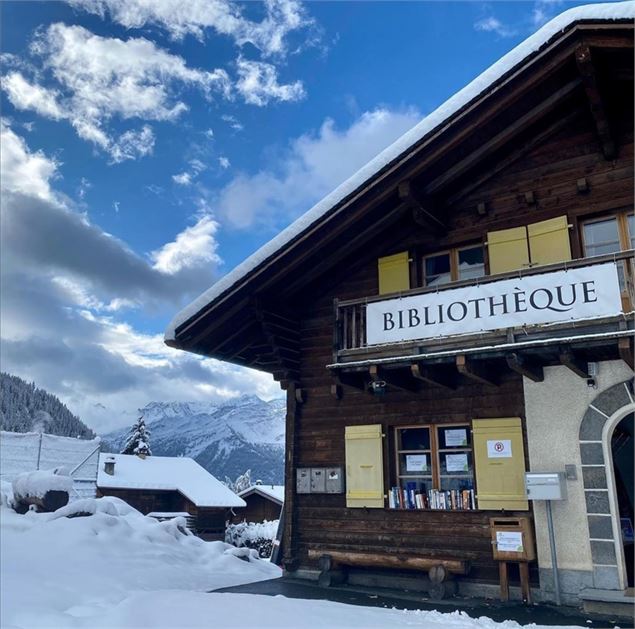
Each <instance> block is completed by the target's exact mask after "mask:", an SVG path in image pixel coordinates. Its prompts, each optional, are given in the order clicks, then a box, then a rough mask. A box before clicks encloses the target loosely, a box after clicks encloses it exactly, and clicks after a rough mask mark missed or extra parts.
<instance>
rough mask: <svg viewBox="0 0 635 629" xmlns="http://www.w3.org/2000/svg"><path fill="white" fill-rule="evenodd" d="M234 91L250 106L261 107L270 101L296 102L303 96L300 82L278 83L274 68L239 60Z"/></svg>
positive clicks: (261, 63)
mask: <svg viewBox="0 0 635 629" xmlns="http://www.w3.org/2000/svg"><path fill="white" fill-rule="evenodd" d="M237 66H238V77H239V78H238V82H237V83H236V89H237V90H238V92H239V93H240V94H241V95H242V97H243V98H244V99H245V102H246V103H249V104H250V105H257V106H258V107H263V106H265V105H267V104H268V103H269V102H270V101H272V100H278V101H282V102H285V101H297V100H301V99H302V98H304V96H305V91H304V86H303V85H302V81H294V82H293V83H289V84H286V85H281V84H280V83H278V72H277V70H276V67H275V66H273V65H271V64H270V63H265V62H263V61H248V60H246V59H242V58H241V59H239V60H238V62H237Z"/></svg>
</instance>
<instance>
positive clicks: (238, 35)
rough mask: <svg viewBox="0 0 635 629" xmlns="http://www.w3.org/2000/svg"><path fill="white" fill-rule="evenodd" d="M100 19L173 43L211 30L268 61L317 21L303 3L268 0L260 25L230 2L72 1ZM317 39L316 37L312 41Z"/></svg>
mask: <svg viewBox="0 0 635 629" xmlns="http://www.w3.org/2000/svg"><path fill="white" fill-rule="evenodd" d="M68 1H69V2H70V4H72V5H73V6H75V7H78V8H82V9H84V10H86V11H90V12H91V13H95V14H97V15H100V16H101V17H102V18H103V17H105V15H106V14H109V16H110V18H111V19H112V20H113V21H114V22H117V23H118V24H121V25H122V26H125V27H126V28H142V27H145V26H158V27H159V28H161V29H163V30H165V31H167V32H168V33H169V35H170V36H171V37H172V38H174V39H177V40H178V39H183V38H184V37H185V36H186V35H192V36H194V37H196V38H197V39H199V40H203V39H204V37H205V34H206V32H207V31H208V30H212V31H214V32H215V33H217V34H219V35H224V36H227V37H229V38H231V40H232V41H233V42H234V43H235V44H236V45H237V46H241V47H242V46H245V45H246V44H251V45H253V46H255V47H256V48H258V49H259V50H260V51H261V53H262V54H263V55H265V56H272V55H277V56H280V55H284V54H286V52H287V38H288V36H289V34H290V33H292V32H294V31H299V30H306V29H311V28H312V27H313V26H314V22H313V20H312V19H311V18H310V17H309V15H308V14H307V12H306V10H305V9H304V7H303V6H302V3H301V2H298V1H296V0H265V2H264V3H262V5H257V6H258V8H262V9H264V16H263V17H262V19H261V20H260V21H254V20H251V19H249V18H247V17H245V15H244V12H243V9H242V8H241V7H240V5H238V4H237V3H235V2H231V1H229V0H213V1H210V0H188V2H183V1H182V0H152V1H150V2H149V1H148V0H68ZM312 39H315V34H313V35H312Z"/></svg>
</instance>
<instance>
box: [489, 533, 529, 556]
mask: <svg viewBox="0 0 635 629" xmlns="http://www.w3.org/2000/svg"><path fill="white" fill-rule="evenodd" d="M496 548H497V549H498V550H499V552H503V553H522V552H523V534H522V533H520V532H508V531H496Z"/></svg>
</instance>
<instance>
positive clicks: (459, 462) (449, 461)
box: [445, 453, 469, 472]
mask: <svg viewBox="0 0 635 629" xmlns="http://www.w3.org/2000/svg"><path fill="white" fill-rule="evenodd" d="M445 467H446V470H447V471H448V472H468V471H469V467H468V463H467V454H466V453H462V454H446V455H445Z"/></svg>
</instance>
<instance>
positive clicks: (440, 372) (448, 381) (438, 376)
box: [410, 362, 457, 390]
mask: <svg viewBox="0 0 635 629" xmlns="http://www.w3.org/2000/svg"><path fill="white" fill-rule="evenodd" d="M410 373H411V374H412V377H413V378H415V379H416V380H421V382H425V383H426V384H433V385H435V386H437V387H442V388H444V389H451V390H452V389H456V387H457V378H456V372H454V370H451V368H449V367H447V366H444V365H424V364H423V363H420V362H416V363H412V364H411V365H410Z"/></svg>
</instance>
